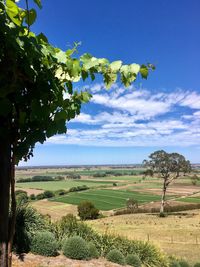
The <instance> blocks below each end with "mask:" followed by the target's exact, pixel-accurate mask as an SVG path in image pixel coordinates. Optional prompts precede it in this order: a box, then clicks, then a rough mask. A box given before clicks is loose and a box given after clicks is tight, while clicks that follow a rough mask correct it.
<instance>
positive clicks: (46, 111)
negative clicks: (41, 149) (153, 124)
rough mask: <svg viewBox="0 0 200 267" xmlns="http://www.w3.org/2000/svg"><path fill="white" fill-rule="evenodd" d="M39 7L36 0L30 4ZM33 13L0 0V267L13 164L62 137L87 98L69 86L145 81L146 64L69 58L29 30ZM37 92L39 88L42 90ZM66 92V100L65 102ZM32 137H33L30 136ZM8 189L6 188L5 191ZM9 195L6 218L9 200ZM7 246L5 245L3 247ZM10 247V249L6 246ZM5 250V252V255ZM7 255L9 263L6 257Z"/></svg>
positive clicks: (10, 227)
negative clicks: (38, 146)
mask: <svg viewBox="0 0 200 267" xmlns="http://www.w3.org/2000/svg"><path fill="white" fill-rule="evenodd" d="M34 3H35V4H37V6H38V7H39V8H41V7H42V5H41V1H40V0H34ZM36 17H37V12H36V10H35V9H34V8H31V9H29V1H28V0H27V1H26V2H25V8H21V7H20V8H19V6H18V3H17V2H15V1H13V0H7V1H4V0H0V37H1V47H0V68H1V69H2V72H1V74H0V80H1V85H0V90H1V94H0V125H1V128H0V151H1V155H0V249H1V255H0V257H1V265H2V266H7V265H9V266H10V265H11V248H12V241H13V236H14V231H15V217H16V201H15V190H14V186H15V181H14V173H15V171H14V170H15V165H17V164H18V163H19V161H20V160H22V159H24V160H28V159H29V158H30V157H31V156H32V155H33V149H34V147H35V144H36V143H37V142H40V143H41V144H42V143H44V141H45V140H46V139H47V138H49V137H51V136H53V135H55V134H61V133H66V130H67V128H66V121H69V120H70V119H73V118H74V117H75V116H76V115H77V114H79V113H80V109H81V105H82V104H83V103H86V102H88V101H89V100H90V97H91V95H90V94H89V93H88V92H87V91H81V92H78V91H76V90H74V89H73V83H74V82H78V81H79V80H81V79H82V80H83V81H84V80H85V79H87V78H88V77H91V78H92V80H94V79H95V75H96V74H101V75H102V76H103V80H104V83H105V85H106V87H108V88H109V87H110V86H111V85H112V84H113V83H114V82H115V81H116V80H117V78H118V74H119V75H120V79H121V82H122V83H123V84H124V85H125V86H129V85H130V84H131V83H132V82H134V81H135V80H136V78H137V76H138V74H139V73H140V74H141V76H142V77H143V78H147V76H148V72H149V69H154V66H152V65H151V64H148V65H147V66H146V65H141V66H140V65H138V64H131V65H122V61H120V60H119V61H114V62H112V63H110V62H109V61H108V60H107V59H105V58H101V59H98V58H95V57H93V56H91V55H90V54H84V55H82V56H81V57H80V58H77V56H76V57H73V54H74V53H75V52H76V51H77V46H78V44H75V45H74V47H73V48H72V49H69V50H67V51H62V50H60V49H59V48H57V47H54V46H52V45H51V44H50V43H49V42H48V39H47V37H46V36H45V35H44V34H43V33H40V34H35V33H33V32H32V31H31V25H32V24H33V23H34V22H35V20H36ZM41 88H42V90H41ZM66 91H67V93H68V94H69V98H67V99H65V97H64V93H65V92H66ZM33 133H34V134H33ZM10 189H11V190H10ZM10 191H11V218H10V223H9V205H10V203H9V200H10ZM5 244H6V245H5ZM8 244H9V245H8ZM7 250H8V251H7ZM8 255H10V260H9V259H8Z"/></svg>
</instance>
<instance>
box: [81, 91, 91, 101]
mask: <svg viewBox="0 0 200 267" xmlns="http://www.w3.org/2000/svg"><path fill="white" fill-rule="evenodd" d="M81 97H82V102H83V103H87V102H89V101H90V99H91V97H92V95H91V94H90V93H88V92H81Z"/></svg>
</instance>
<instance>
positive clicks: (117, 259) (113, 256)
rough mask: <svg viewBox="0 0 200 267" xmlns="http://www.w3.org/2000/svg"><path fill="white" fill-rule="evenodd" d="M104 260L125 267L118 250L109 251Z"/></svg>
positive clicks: (122, 256) (122, 257)
mask: <svg viewBox="0 0 200 267" xmlns="http://www.w3.org/2000/svg"><path fill="white" fill-rule="evenodd" d="M106 259H107V260H108V261H111V262H114V263H118V264H120V265H125V257H124V255H123V254H122V253H121V252H120V251H119V250H118V249H112V250H111V251H109V252H108V254H107V256H106Z"/></svg>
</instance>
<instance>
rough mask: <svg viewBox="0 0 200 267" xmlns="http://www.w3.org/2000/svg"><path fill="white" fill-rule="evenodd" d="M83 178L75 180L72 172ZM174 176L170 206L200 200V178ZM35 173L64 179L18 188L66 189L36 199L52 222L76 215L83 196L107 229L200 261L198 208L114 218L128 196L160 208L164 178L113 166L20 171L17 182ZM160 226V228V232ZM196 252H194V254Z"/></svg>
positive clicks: (99, 223)
mask: <svg viewBox="0 0 200 267" xmlns="http://www.w3.org/2000/svg"><path fill="white" fill-rule="evenodd" d="M74 174H75V175H80V179H70V178H69V177H73V175H74ZM192 175H193V174H190V175H188V176H182V177H180V178H179V179H177V180H175V181H174V182H173V183H172V184H171V185H170V186H169V188H168V190H167V203H168V204H167V205H169V206H182V205H184V206H187V205H191V204H195V203H196V204H199V203H200V182H199V181H198V182H197V184H196V185H193V184H192V182H191V176H192ZM34 176H51V177H52V178H53V179H56V177H58V176H62V177H63V180H61V181H56V180H53V181H40V182H20V183H19V182H17V183H16V186H17V189H22V190H26V191H27V192H29V194H30V193H35V194H39V193H41V192H43V191H44V190H50V191H56V190H60V189H64V190H67V191H68V192H67V194H65V195H62V196H58V195H56V196H55V197H52V198H50V199H48V200H47V199H43V200H35V201H33V202H31V205H32V206H33V207H34V208H36V209H37V210H38V211H39V212H40V213H42V214H49V215H50V216H51V218H52V220H54V221H55V220H58V219H60V218H61V217H62V216H63V215H66V214H68V213H72V214H74V215H75V216H77V205H78V204H79V203H80V202H82V201H83V200H87V201H91V202H92V203H93V204H94V205H95V207H96V208H98V209H99V210H100V211H101V213H102V214H103V215H104V216H106V217H105V218H102V219H98V220H95V221H91V222H88V223H89V224H90V225H91V226H92V227H93V228H94V229H96V230H97V231H101V232H103V233H105V232H106V233H112V234H117V235H122V236H126V237H128V238H129V239H138V240H149V241H150V242H153V243H154V244H156V245H157V246H159V247H161V249H163V250H164V251H166V252H167V253H168V254H169V255H176V256H179V257H185V258H186V259H188V260H189V261H190V262H191V263H193V262H195V261H197V260H199V248H200V228H199V227H200V224H199V222H200V212H199V210H194V211H184V212H179V213H177V214H176V213H175V214H173V215H170V216H168V217H166V218H159V217H158V216H157V215H155V214H129V215H128V214H127V215H120V216H110V215H113V213H114V212H116V211H120V210H122V209H124V208H125V207H126V202H127V199H129V198H133V199H134V200H137V201H138V203H139V207H142V208H143V207H144V208H147V210H148V209H149V210H151V209H152V208H154V209H155V208H157V209H159V206H160V197H161V193H162V180H161V179H160V178H159V177H157V176H155V177H144V175H143V174H142V169H129V168H128V169H123V168H118V169H112V168H111V167H91V168H90V169H86V168H84V167H82V168H75V167H74V168H70V169H69V168H57V169H56V168H49V169H43V168H41V169H26V170H23V169H22V170H18V171H17V180H18V179H25V178H32V177H34ZM83 185H86V186H87V187H88V190H84V191H79V192H69V189H70V188H73V187H77V186H83ZM155 229H156V230H155ZM191 255H192V256H191Z"/></svg>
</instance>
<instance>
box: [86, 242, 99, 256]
mask: <svg viewBox="0 0 200 267" xmlns="http://www.w3.org/2000/svg"><path fill="white" fill-rule="evenodd" d="M88 250H89V258H90V259H98V258H99V252H98V250H97V248H96V246H95V244H94V243H93V242H89V243H88Z"/></svg>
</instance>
